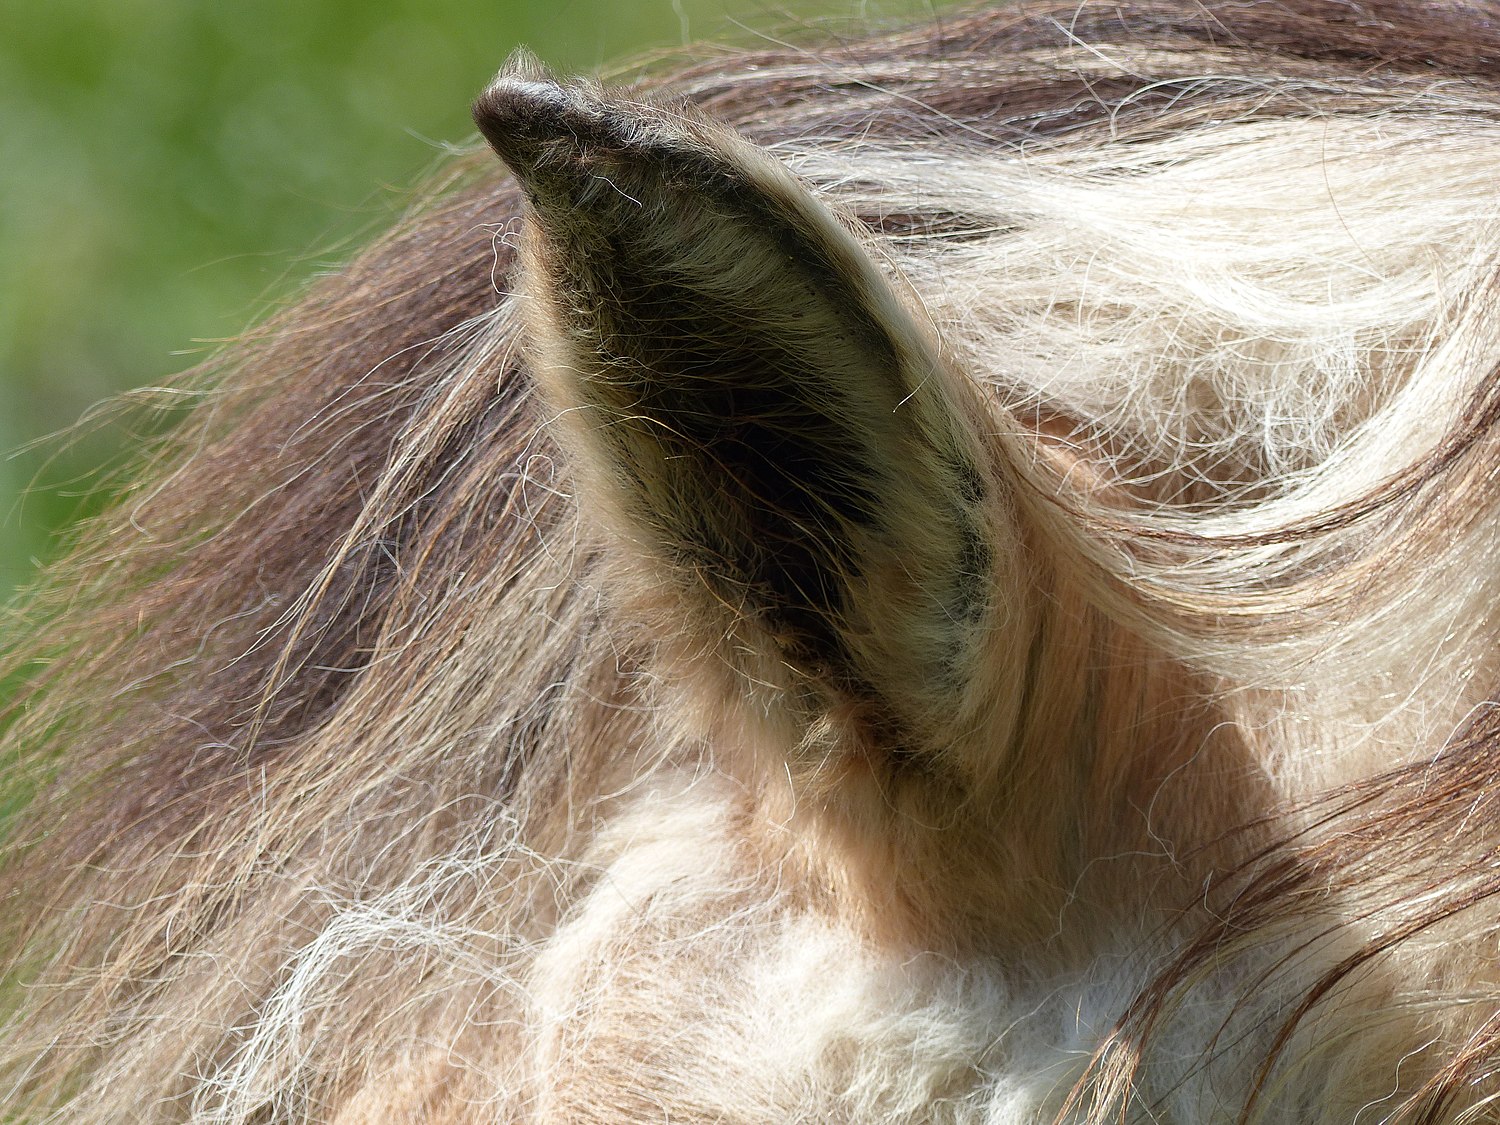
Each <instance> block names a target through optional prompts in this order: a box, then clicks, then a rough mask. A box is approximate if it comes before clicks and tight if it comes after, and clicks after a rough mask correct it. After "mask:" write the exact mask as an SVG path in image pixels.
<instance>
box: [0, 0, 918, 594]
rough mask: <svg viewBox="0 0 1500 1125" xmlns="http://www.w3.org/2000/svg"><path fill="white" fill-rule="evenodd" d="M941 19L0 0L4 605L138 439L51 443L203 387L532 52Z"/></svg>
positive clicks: (561, 6)
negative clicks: (101, 413)
mask: <svg viewBox="0 0 1500 1125" xmlns="http://www.w3.org/2000/svg"><path fill="white" fill-rule="evenodd" d="M932 8H933V5H932V3H929V2H927V0H884V2H878V0H865V2H863V3H859V2H854V0H785V2H784V3H777V2H773V0H217V2H215V0H0V29H3V30H0V603H3V602H4V601H5V600H7V599H8V598H9V596H10V594H11V592H12V591H13V590H14V589H15V587H16V586H17V585H18V584H19V583H22V582H24V581H26V580H27V579H28V578H29V577H30V576H31V575H32V574H33V572H34V569H35V566H36V564H37V561H39V560H41V561H45V560H46V559H47V558H49V557H51V556H52V555H53V554H54V553H55V550H56V548H55V545H54V544H55V542H56V535H57V531H58V529H59V528H61V527H63V526H65V524H66V522H67V521H68V520H70V519H72V518H75V517H76V516H77V515H79V514H81V512H83V511H84V510H86V509H88V508H89V507H91V506H93V505H96V504H97V503H98V502H99V501H98V498H97V497H94V498H88V496H87V493H88V491H89V488H90V481H91V479H92V476H93V473H94V471H95V469H96V467H97V466H98V465H100V464H102V463H105V462H107V461H109V460H110V459H111V458H113V457H115V456H117V454H118V452H119V450H120V449H121V448H122V445H123V444H124V443H126V442H128V441H130V440H131V437H130V435H129V434H128V433H125V432H122V431H120V430H118V429H117V430H110V429H107V428H105V429H98V428H95V429H94V430H93V431H89V430H85V431H83V436H81V437H78V436H74V437H69V436H66V435H64V436H57V435H60V434H62V433H63V431H66V430H68V429H69V428H70V427H72V426H73V425H74V423H75V422H77V420H78V419H79V418H80V416H82V415H84V414H86V413H87V412H88V411H89V410H90V408H91V407H92V406H94V404H96V403H98V402H100V401H101V400H104V399H107V398H109V397H110V396H113V395H116V394H118V393H119V392H121V391H123V390H125V389H127V388H132V387H142V386H149V385H151V384H152V383H155V382H158V381H159V380H161V379H162V378H163V377H164V376H166V375H169V374H171V373H173V372H176V371H179V370H181V369H183V368H185V367H188V366H191V365H192V364H193V363H194V362H195V360H196V358H197V357H199V356H201V355H202V354H204V353H205V352H206V351H209V350H211V348H212V341H214V340H221V339H224V338H227V337H230V336H233V335H234V334H235V333H237V332H238V331H240V330H241V329H243V328H244V327H245V326H246V325H247V324H248V323H250V322H252V321H253V320H255V319H256V318H257V317H258V316H260V315H262V314H263V313H264V311H265V310H266V308H267V307H268V306H269V305H272V304H274V303H275V301H276V300H277V298H278V297H285V296H286V295H287V294H289V293H292V292H295V291H296V288H297V287H298V285H299V284H301V283H302V282H303V281H305V280H306V279H307V277H309V276H310V275H311V274H313V273H314V272H316V271H318V270H322V269H327V268H329V267H330V266H332V265H336V264H337V263H338V262H339V261H340V260H342V259H344V258H346V257H347V256H348V255H349V254H350V253H351V252H352V249H353V247H355V246H357V245H358V243H359V241H360V240H361V238H363V237H367V236H368V235H369V234H371V233H372V232H373V231H376V230H379V229H380V228H381V227H382V226H384V225H385V224H387V223H388V222H389V221H390V220H391V219H392V218H393V217H394V216H395V215H396V214H398V213H399V211H400V208H401V204H402V201H403V199H404V198H405V195H406V192H407V190H408V189H409V188H410V187H411V186H412V185H414V184H415V183H416V182H417V181H418V180H419V179H420V178H421V176H422V174H423V173H424V171H426V170H430V169H431V168H432V167H433V166H434V165H435V164H436V163H437V162H439V161H440V160H441V159H442V155H443V152H444V151H445V148H444V146H445V145H452V144H464V143H467V142H468V141H470V140H471V139H472V137H473V130H472V127H471V126H470V124H469V118H468V104H469V101H470V100H471V99H472V97H473V96H474V95H475V94H476V93H477V92H478V91H479V90H480V89H481V88H482V87H483V85H484V83H485V81H486V80H487V79H488V78H489V77H490V75H491V74H493V72H494V71H495V70H496V69H498V67H499V66H500V65H501V63H502V62H503V61H504V60H505V58H506V56H507V55H508V54H509V52H510V51H511V50H512V49H513V48H514V47H515V46H516V45H518V44H520V43H525V44H527V45H529V46H530V47H531V48H532V50H533V51H535V52H536V53H537V54H538V55H540V56H541V57H542V59H543V60H544V61H546V62H548V63H549V64H551V65H553V66H554V67H557V68H560V69H564V70H574V71H576V70H596V69H598V68H600V67H604V66H609V65H611V64H614V63H618V62H620V61H621V60H623V59H628V58H629V57H630V56H632V55H638V54H639V53H641V52H643V51H649V50H652V49H655V48H662V47H675V46H681V45H682V44H684V43H685V42H688V41H692V40H704V39H719V40H724V39H728V40H730V41H737V42H741V43H753V42H754V41H755V40H756V38H757V36H760V35H765V36H775V35H777V34H779V33H781V32H784V31H786V30H788V29H789V28H796V27H799V26H805V25H808V24H818V25H822V24H828V25H830V26H829V28H828V30H831V31H832V32H833V33H834V34H851V33H854V32H855V31H856V30H857V29H858V28H860V27H864V26H870V25H875V24H880V23H883V22H887V21H897V22H904V21H910V20H919V19H922V18H924V17H926V16H928V15H930V14H931V13H932ZM46 435H53V436H51V437H48V436H46Z"/></svg>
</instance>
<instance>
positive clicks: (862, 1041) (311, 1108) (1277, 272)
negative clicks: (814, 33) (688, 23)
mask: <svg viewBox="0 0 1500 1125" xmlns="http://www.w3.org/2000/svg"><path fill="white" fill-rule="evenodd" d="M699 57H700V58H703V57H705V56H701V55H700V56H699ZM1497 83H1500V8H1497V7H1495V6H1492V5H1486V6H1472V7H1471V6H1461V5H1441V6H1439V5H1431V4H1415V3H1412V4H1405V3H1391V4H1384V3H1383V4H1379V5H1371V6H1369V7H1362V6H1358V5H1353V4H1348V3H1333V2H1326V3H1325V2H1321V0H1292V2H1290V3H1277V4H1261V3H1251V4H1239V3H1235V4H1230V3H1222V4H1219V3H1212V4H1208V5H1206V6H1204V5H1197V4H1194V5H1187V4H1160V3H1143V4H1134V5H1131V4H1125V5H1121V4H1115V3H1097V4H1095V3H1084V4H1083V5H1082V6H1077V5H1068V6H1066V7H1051V6H1047V5H1045V4H1041V3H1027V2H1023V3H1014V4H1010V3H1008V4H1003V5H998V6H992V7H988V8H983V9H975V10H972V11H970V12H967V13H962V14H952V15H948V16H946V17H945V18H943V19H942V20H940V21H938V22H936V23H934V24H932V25H931V26H927V27H923V28H920V29H917V30H913V31H907V32H899V33H895V34H889V35H886V36H883V37H878V36H877V37H873V38H870V39H868V40H865V41H861V42H854V43H845V44H840V45H837V46H821V47H819V46H813V47H808V48H804V49H791V48H777V49H774V50H763V51H740V52H719V53H717V54H715V55H713V56H712V58H711V61H703V62H697V63H694V64H692V65H689V66H687V67H686V68H685V69H680V70H678V71H677V72H676V73H675V74H673V75H671V76H661V77H656V78H653V79H650V80H648V81H646V82H644V83H642V84H640V85H637V86H634V87H630V88H623V89H606V88H605V87H603V86H600V85H598V84H594V83H591V82H577V81H565V82H561V83H560V82H558V81H556V80H554V79H553V78H552V77H551V76H549V75H548V74H547V73H545V72H544V71H543V70H541V69H540V68H539V67H538V66H537V65H536V64H535V63H534V62H532V61H530V60H529V59H525V58H520V59H517V60H513V61H512V62H511V63H510V64H509V65H508V67H507V68H506V70H505V71H503V72H502V74H501V76H500V77H499V78H498V79H497V80H496V81H495V83H494V84H493V85H492V86H491V87H490V89H489V90H487V91H486V92H485V93H484V94H483V95H482V96H481V98H480V99H479V101H478V103H477V104H476V107H475V119H476V121H477V123H478V125H479V128H480V130H481V132H482V133H483V135H484V136H485V138H486V139H487V140H488V141H489V142H490V145H491V147H492V148H493V149H494V153H486V154H483V155H481V154H475V155H473V156H471V157H466V158H463V159H460V160H459V161H458V162H457V163H456V164H455V166H454V167H453V169H452V171H451V174H450V175H449V177H448V178H447V180H446V181H445V182H444V183H442V184H440V185H438V186H437V187H436V188H435V189H434V190H433V192H432V193H431V194H430V196H428V197H427V198H425V199H424V201H423V202H421V203H420V204H419V205H417V206H415V207H414V208H413V211H412V213H411V215H410V216H409V217H408V218H407V219H406V220H405V221H404V222H403V223H402V224H401V225H400V226H399V227H398V228H397V229H396V230H395V231H393V232H392V233H391V234H389V235H388V236H386V237H385V238H384V239H382V240H381V241H379V242H378V243H376V244H375V245H374V246H372V247H371V248H370V249H369V250H368V251H366V252H365V253H364V254H363V255H362V256H361V257H359V258H358V259H357V260H356V261H354V262H353V263H352V264H351V265H350V266H349V267H348V268H347V269H345V270H344V271H343V272H341V273H340V274H338V275H337V276H334V277H331V278H328V279H326V280H324V281H322V282H320V283H319V284H318V286H317V287H316V289H315V290H314V291H313V292H311V293H310V294H309V295H308V296H307V297H306V298H305V299H304V300H303V301H301V302H300V303H299V304H297V305H295V306H294V307H292V308H289V309H288V310H287V311H285V312H284V313H282V314H281V315H280V316H278V317H276V318H275V319H273V320H272V321H271V322H269V323H268V324H267V325H265V326H264V327H263V328H261V329H259V330H256V331H254V332H252V333H250V334H249V335H247V337H246V338H245V339H244V340H242V341H241V342H240V343H238V344H237V345H235V346H234V347H233V348H231V349H229V350H227V351H226V352H225V353H224V354H223V355H222V356H221V357H219V358H218V359H217V360H215V361H214V362H213V363H211V364H209V365H208V366H207V367H205V368H204V369H202V370H199V371H196V372H193V373H191V374H190V375H189V376H188V377H187V378H186V381H185V385H186V386H188V387H191V388H192V389H193V391H194V393H195V394H197V395H199V396H201V400H202V401H201V404H200V405H199V406H198V408H197V409H196V411H195V412H194V413H193V414H192V415H191V416H190V417H189V418H188V419H187V420H186V421H185V422H184V423H183V424H181V425H180V426H178V427H176V428H175V429H174V431H173V432H172V434H171V436H170V437H169V438H167V439H166V440H164V441H163V442H162V443H161V444H160V446H159V448H157V449H156V450H155V451H154V452H153V453H152V454H151V456H150V457H149V459H148V462H149V463H147V464H144V465H142V466H141V467H140V470H139V472H138V473H137V475H136V476H134V477H133V478H132V479H133V480H134V481H135V483H134V484H133V485H131V486H130V487H129V489H128V490H127V491H126V492H125V494H124V496H123V499H122V500H121V501H120V502H119V504H118V505H117V506H116V507H115V508H114V510H113V511H112V512H111V513H110V514H108V515H106V516H104V517H102V518H101V519H100V520H99V521H97V522H96V524H95V525H94V526H93V527H91V528H90V529H88V530H87V531H86V533H85V534H84V536H83V539H82V542H81V545H80V546H79V547H78V548H77V549H76V551H75V552H74V554H73V555H72V557H71V558H69V559H68V560H66V561H65V562H64V563H63V564H62V565H60V566H58V567H55V568H54V569H53V571H52V573H51V574H50V576H49V577H48V578H47V580H46V581H45V583H44V584H43V585H42V586H41V587H40V588H39V590H38V591H37V592H36V593H35V595H34V596H33V597H32V598H31V600H30V601H29V602H28V604H27V609H26V614H25V619H26V621H27V622H28V624H27V625H26V626H25V627H24V628H19V627H18V628H17V629H16V630H15V632H14V634H13V637H14V639H13V641H12V644H11V647H10V649H9V653H10V656H9V664H8V665H7V666H6V667H7V668H8V670H9V672H10V675H11V679H12V681H13V682H15V683H17V684H19V685H20V687H19V688H18V690H17V691H16V692H15V693H14V694H13V696H12V698H13V702H11V703H10V704H9V708H8V711H7V712H5V720H6V722H7V723H8V731H7V734H6V737H5V741H4V743H3V744H0V769H3V770H4V777H5V785H6V789H5V791H4V793H3V795H0V810H3V811H5V816H4V820H3V821H0V830H3V831H4V832H5V833H6V836H5V845H4V846H5V853H4V855H5V865H4V867H3V869H0V902H3V903H4V910H3V912H0V936H3V939H4V943H5V946H4V948H5V949H6V950H7V953H8V962H7V963H8V966H9V972H8V975H7V977H6V981H7V984H6V987H5V989H4V991H0V1016H3V1018H4V1019H5V1020H7V1021H8V1023H7V1025H6V1027H5V1030H4V1034H3V1038H0V1105H3V1106H5V1107H6V1112H7V1113H8V1114H10V1116H8V1117H7V1118H6V1119H7V1120H10V1119H11V1118H12V1117H13V1118H14V1119H15V1120H17V1121H25V1122H34V1121H42V1120H54V1119H55V1120H59V1121H62V1120H66V1121H70V1122H71V1121H76V1122H118V1121H121V1120H133V1121H134V1120H139V1121H178V1120H182V1121H193V1122H202V1123H224V1125H228V1123H240V1125H252V1123H266V1122H283V1121H286V1122H290V1121H320V1122H322V1121H327V1122H358V1121H382V1122H400V1121H411V1122H418V1121H420V1122H459V1121H480V1120H484V1121H506V1122H512V1121H514V1122H532V1121H534V1122H559V1123H561V1122H567V1123H581V1122H598V1123H601V1125H603V1123H610V1125H619V1123H629V1122H705V1123H706V1122H747V1123H748V1122H764V1123H767V1125H770V1123H782V1122H789V1121H818V1122H823V1121H830V1122H834V1121H838V1122H851V1123H853V1122H858V1123H861V1125H894V1123H897V1122H924V1123H926V1122H948V1123H952V1125H981V1123H983V1125H1021V1123H1027V1125H1047V1123H1048V1122H1055V1121H1066V1122H1094V1123H1103V1122H1112V1121H1153V1122H1156V1121H1163V1122H1179V1123H1183V1125H1197V1123H1206V1122H1239V1121H1245V1122H1250V1121H1253V1122H1308V1121H1317V1122H1351V1123H1352V1122H1359V1123H1362V1125H1366V1123H1374V1122H1402V1123H1414V1122H1428V1123H1436V1122H1464V1121H1477V1120H1487V1119H1489V1118H1490V1117H1491V1116H1492V1114H1493V1112H1494V1110H1493V1109H1492V1099H1493V1098H1494V1096H1495V1092H1496V1089H1497V1077H1500V1076H1497V1074H1496V1071H1497V1068H1500V979H1497V978H1500V972H1497V969H1496V965H1497V959H1496V957H1497V955H1496V950H1497V941H1500V908H1497V904H1496V899H1495V894H1496V891H1497V890H1500V809H1497V807H1496V798H1497V795H1500V717H1497V713H1496V710H1495V705H1494V701H1495V699H1496V695H1495V692H1496V682H1497V674H1500V668H1497V667H1496V664H1497V660H1500V652H1497V644H1496V642H1497V639H1500V619H1497V613H1496V606H1497V602H1500V599H1497V590H1496V587H1497V585H1500V482H1497V480H1496V479H1495V478H1496V474H1497V468H1496V467H1497V466H1500V375H1497V371H1500V315H1497V313H1496V300H1495V298H1496V284H1497V269H1500V254H1497V252H1496V250H1495V249H1494V246H1495V244H1496V238H1495V236H1496V232H1497V229H1500V84H1497ZM494 154H498V155H499V156H500V158H501V162H499V163H497V162H496V161H495V159H494Z"/></svg>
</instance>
